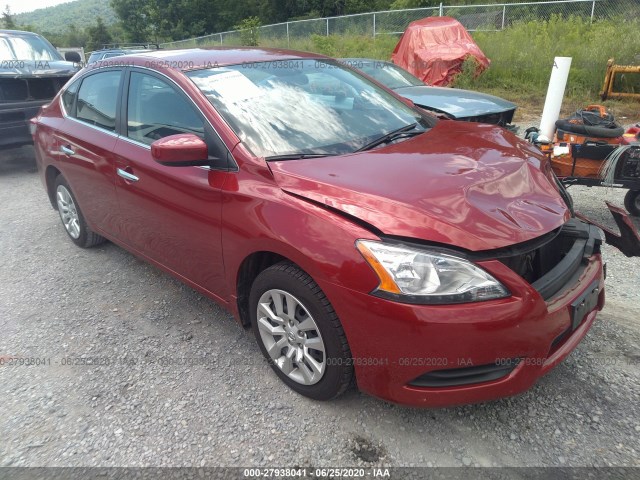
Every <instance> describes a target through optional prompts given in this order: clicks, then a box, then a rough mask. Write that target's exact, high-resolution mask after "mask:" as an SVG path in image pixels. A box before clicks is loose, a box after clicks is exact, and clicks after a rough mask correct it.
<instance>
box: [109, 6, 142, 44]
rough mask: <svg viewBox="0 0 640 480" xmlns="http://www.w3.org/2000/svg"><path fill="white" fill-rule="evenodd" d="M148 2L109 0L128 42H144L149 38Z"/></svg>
mask: <svg viewBox="0 0 640 480" xmlns="http://www.w3.org/2000/svg"><path fill="white" fill-rule="evenodd" d="M149 4H150V2H149V0H111V7H112V8H113V10H114V11H115V12H116V15H117V16H118V18H119V19H120V24H121V26H122V30H123V31H124V33H125V36H126V39H127V40H129V41H130V42H146V41H147V40H148V38H149V35H150V33H151V29H150V27H149V24H150V22H149V20H150V16H149V7H150V5H149Z"/></svg>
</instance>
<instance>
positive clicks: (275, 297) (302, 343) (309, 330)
mask: <svg viewBox="0 0 640 480" xmlns="http://www.w3.org/2000/svg"><path fill="white" fill-rule="evenodd" d="M257 319H258V330H259V333H260V338H261V339H262V342H263V344H264V346H265V348H266V350H267V353H268V354H269V357H270V358H271V360H272V361H273V363H274V364H275V365H277V366H278V368H279V369H280V370H281V371H282V372H283V373H284V374H285V375H286V376H287V377H289V378H290V379H291V380H293V381H295V382H297V383H299V384H301V385H314V384H316V383H318V382H319V381H320V380H321V379H322V376H323V375H324V372H325V369H326V363H327V362H326V353H325V345H324V342H323V340H322V335H321V334H320V329H319V328H318V325H317V324H316V322H315V320H314V319H313V317H312V316H311V314H310V313H309V310H308V309H307V308H306V307H305V306H304V305H303V304H302V302H300V300H298V299H297V298H296V297H294V296H293V295H291V294H290V293H288V292H285V291H284V290H277V289H272V290H267V291H266V292H264V293H263V294H262V296H261V297H260V300H259V301H258V315H257Z"/></svg>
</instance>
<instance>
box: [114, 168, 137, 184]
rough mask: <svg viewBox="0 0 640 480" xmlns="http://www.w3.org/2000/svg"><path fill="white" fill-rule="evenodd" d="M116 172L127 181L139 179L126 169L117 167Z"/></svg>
mask: <svg viewBox="0 0 640 480" xmlns="http://www.w3.org/2000/svg"><path fill="white" fill-rule="evenodd" d="M117 172H118V175H120V176H121V177H122V178H124V179H125V180H127V181H129V182H137V181H138V180H140V179H139V178H138V177H136V176H135V175H134V174H133V173H129V172H127V171H126V170H123V169H121V168H119V169H118V170H117Z"/></svg>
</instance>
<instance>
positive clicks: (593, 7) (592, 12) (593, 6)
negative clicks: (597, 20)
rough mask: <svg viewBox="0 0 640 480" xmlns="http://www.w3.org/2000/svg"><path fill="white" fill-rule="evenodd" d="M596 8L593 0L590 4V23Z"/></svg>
mask: <svg viewBox="0 0 640 480" xmlns="http://www.w3.org/2000/svg"><path fill="white" fill-rule="evenodd" d="M595 10H596V0H593V3H592V4H591V23H593V14H594V13H595Z"/></svg>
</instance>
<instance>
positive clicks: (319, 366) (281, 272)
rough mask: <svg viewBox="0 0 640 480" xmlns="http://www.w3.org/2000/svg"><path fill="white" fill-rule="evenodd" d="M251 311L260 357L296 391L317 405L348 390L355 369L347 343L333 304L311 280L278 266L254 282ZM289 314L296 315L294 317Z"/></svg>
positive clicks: (288, 265)
mask: <svg viewBox="0 0 640 480" xmlns="http://www.w3.org/2000/svg"><path fill="white" fill-rule="evenodd" d="M249 305H250V312H251V325H252V327H253V331H254V334H255V336H256V340H257V342H258V345H259V346H260V350H262V354H263V355H264V356H265V358H266V359H267V361H268V362H269V364H270V365H271V368H273V370H274V371H275V373H276V375H278V377H280V379H281V380H282V381H283V382H284V383H286V384H287V385H288V386H289V387H290V388H291V389H292V390H294V391H296V392H297V393H299V394H301V395H304V396H306V397H309V398H312V399H314V400H330V399H332V398H335V397H337V396H339V395H340V394H342V393H343V392H344V391H345V390H346V389H347V388H348V387H349V385H350V384H351V380H352V378H353V366H352V361H351V351H350V350H349V344H348V343H347V338H346V336H345V333H344V330H343V329H342V325H341V323H340V320H339V319H338V316H337V315H336V313H335V311H334V310H333V307H332V306H331V304H330V303H329V300H328V299H327V297H326V296H325V295H324V293H323V292H322V290H321V289H320V287H319V286H318V284H317V283H316V282H314V281H313V279H312V278H311V277H310V276H309V275H307V274H306V273H305V272H304V271H302V270H301V269H300V268H298V267H297V266H295V265H293V264H291V263H289V262H281V263H277V264H275V265H273V266H271V267H269V268H267V269H266V270H264V271H263V272H262V273H260V275H258V277H257V278H256V280H255V281H254V282H253V285H252V287H251V294H250V296H249ZM289 310H293V312H294V313H293V314H292V315H291V316H289ZM299 327H302V328H299ZM279 332H282V334H279ZM322 349H323V350H324V352H323V351H322ZM269 352H271V353H269ZM314 366H315V368H313V367H314Z"/></svg>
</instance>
